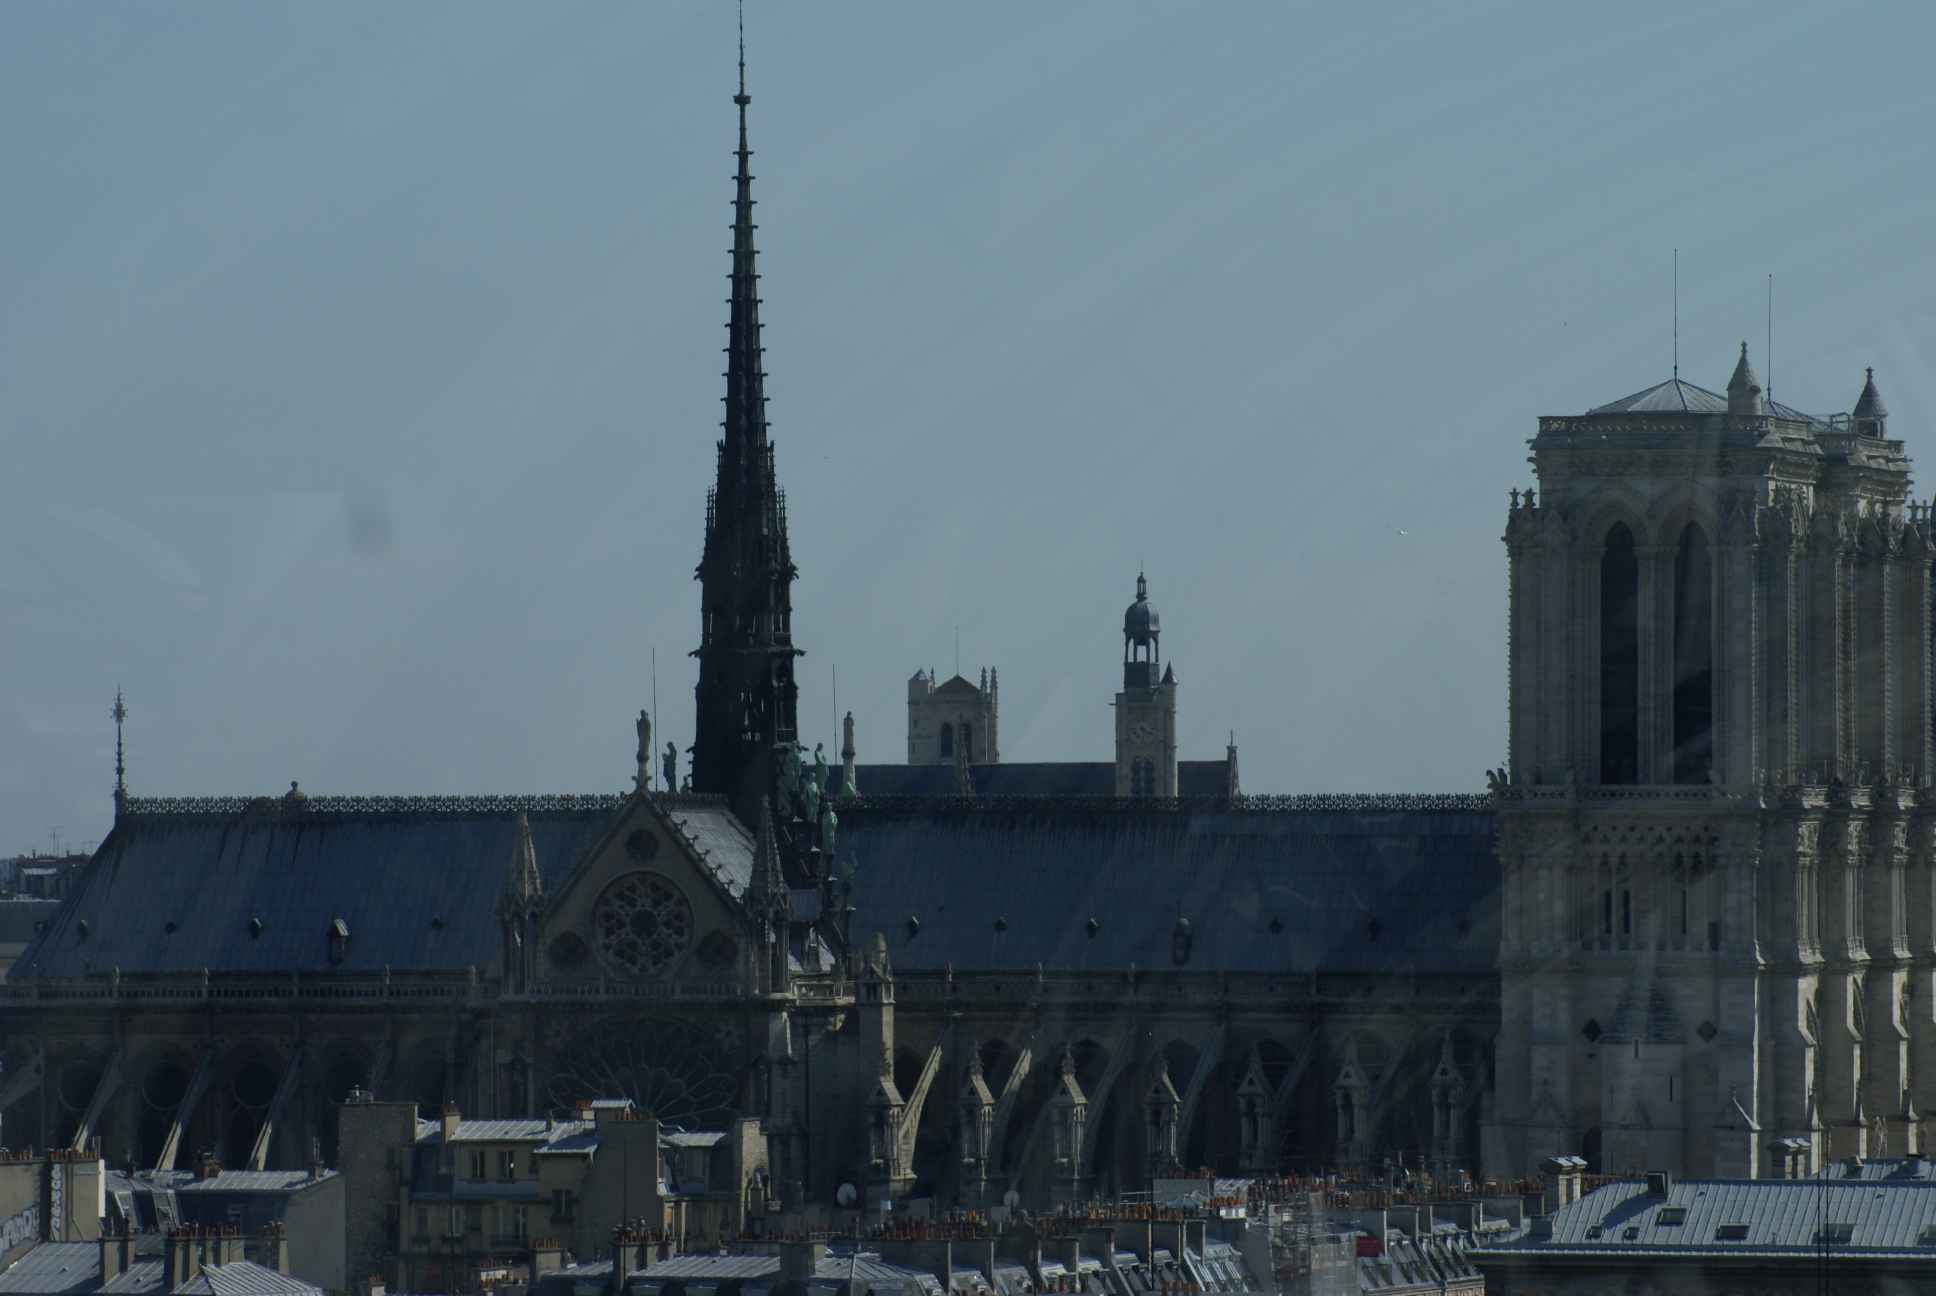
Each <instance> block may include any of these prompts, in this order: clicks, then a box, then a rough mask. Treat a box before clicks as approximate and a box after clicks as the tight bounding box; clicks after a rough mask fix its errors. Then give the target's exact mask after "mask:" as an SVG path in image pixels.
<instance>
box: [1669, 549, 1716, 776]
mask: <svg viewBox="0 0 1936 1296" xmlns="http://www.w3.org/2000/svg"><path fill="white" fill-rule="evenodd" d="M1713 768H1714V563H1713V560H1712V558H1711V557H1710V555H1709V553H1708V546H1707V536H1706V535H1705V534H1704V533H1703V532H1702V531H1701V528H1700V527H1698V526H1696V525H1694V524H1693V523H1692V522H1690V523H1688V524H1687V526H1686V527H1685V528H1684V529H1683V530H1682V531H1681V541H1680V546H1679V548H1678V549H1677V550H1676V551H1675V554H1674V781H1675V782H1676V783H1705V782H1707V780H1708V774H1709V772H1710V771H1711V770H1713Z"/></svg>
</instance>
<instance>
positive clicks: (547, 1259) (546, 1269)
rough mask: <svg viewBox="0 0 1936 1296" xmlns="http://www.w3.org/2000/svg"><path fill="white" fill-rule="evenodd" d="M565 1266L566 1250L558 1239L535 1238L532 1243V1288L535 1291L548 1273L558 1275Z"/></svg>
mask: <svg viewBox="0 0 1936 1296" xmlns="http://www.w3.org/2000/svg"><path fill="white" fill-rule="evenodd" d="M564 1265H565V1250H564V1247H563V1246H562V1245H561V1244H560V1243H559V1241H558V1239H557V1238H548V1237H547V1238H534V1239H532V1242H531V1286H532V1288H533V1289H534V1290H535V1289H536V1288H537V1286H538V1279H540V1278H542V1277H543V1276H544V1275H546V1274H548V1273H557V1272H558V1271H559V1270H560V1269H562V1268H564Z"/></svg>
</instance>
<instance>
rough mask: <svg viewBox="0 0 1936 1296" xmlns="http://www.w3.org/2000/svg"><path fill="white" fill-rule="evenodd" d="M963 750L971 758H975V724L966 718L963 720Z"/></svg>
mask: <svg viewBox="0 0 1936 1296" xmlns="http://www.w3.org/2000/svg"><path fill="white" fill-rule="evenodd" d="M961 751H962V754H963V755H965V756H966V757H967V758H968V759H969V760H974V759H975V726H973V725H971V724H969V723H968V722H967V721H966V720H963V721H962V722H961Z"/></svg>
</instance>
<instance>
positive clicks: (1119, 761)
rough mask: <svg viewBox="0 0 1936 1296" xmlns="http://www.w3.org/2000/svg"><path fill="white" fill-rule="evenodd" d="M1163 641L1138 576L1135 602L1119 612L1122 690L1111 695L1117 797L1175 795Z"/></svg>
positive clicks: (1171, 677)
mask: <svg viewBox="0 0 1936 1296" xmlns="http://www.w3.org/2000/svg"><path fill="white" fill-rule="evenodd" d="M1162 638H1163V622H1162V619H1161V618H1160V617H1158V616H1157V614H1156V605H1155V604H1153V603H1151V602H1150V601H1149V582H1148V581H1147V580H1145V579H1144V578H1143V573H1141V572H1137V573H1136V601H1135V602H1134V603H1131V604H1130V605H1129V607H1128V609H1127V610H1126V611H1124V613H1123V691H1122V692H1120V693H1118V694H1117V695H1116V795H1117V796H1119V797H1173V796H1175V795H1176V673H1175V672H1174V671H1173V670H1171V669H1170V668H1169V667H1168V666H1164V665H1163V661H1162V656H1163V654H1162V647H1161V645H1162ZM1159 667H1161V668H1162V675H1161V677H1160V678H1159V677H1158V675H1157V669H1158V668H1159Z"/></svg>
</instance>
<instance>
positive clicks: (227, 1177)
mask: <svg viewBox="0 0 1936 1296" xmlns="http://www.w3.org/2000/svg"><path fill="white" fill-rule="evenodd" d="M186 1173H187V1182H185V1183H176V1184H171V1185H169V1186H170V1187H173V1188H174V1189H175V1190H176V1191H177V1192H295V1191H298V1190H299V1189H303V1188H308V1187H311V1186H313V1185H315V1184H319V1183H322V1182H323V1181H324V1180H326V1179H330V1178H333V1177H334V1176H335V1174H336V1171H334V1170H324V1171H323V1173H322V1175H321V1176H320V1177H318V1178H315V1179H311V1178H310V1177H309V1171H307V1170H222V1171H219V1172H217V1173H215V1174H212V1175H210V1176H209V1177H208V1178H206V1179H203V1178H200V1177H198V1176H197V1175H196V1174H195V1173H194V1172H193V1171H189V1172H186Z"/></svg>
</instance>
